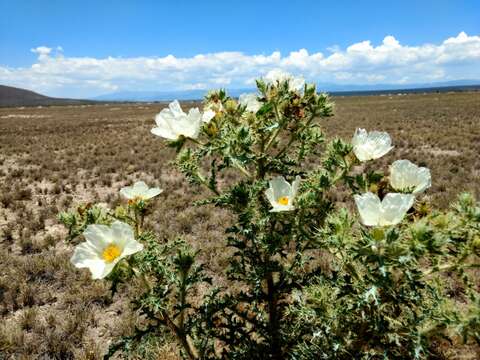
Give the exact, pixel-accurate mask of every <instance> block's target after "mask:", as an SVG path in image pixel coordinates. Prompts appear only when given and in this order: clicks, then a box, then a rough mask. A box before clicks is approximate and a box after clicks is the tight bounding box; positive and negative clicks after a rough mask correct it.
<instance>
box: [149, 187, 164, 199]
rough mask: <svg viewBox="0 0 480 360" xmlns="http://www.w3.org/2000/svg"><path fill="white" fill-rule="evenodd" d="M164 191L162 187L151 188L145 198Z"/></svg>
mask: <svg viewBox="0 0 480 360" xmlns="http://www.w3.org/2000/svg"><path fill="white" fill-rule="evenodd" d="M162 192H163V190H162V189H160V188H157V187H156V188H151V189H148V191H147V192H146V193H145V198H146V199H151V198H153V197H155V196H157V195H159V194H161V193H162Z"/></svg>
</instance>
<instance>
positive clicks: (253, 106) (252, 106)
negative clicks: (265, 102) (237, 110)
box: [238, 93, 262, 113]
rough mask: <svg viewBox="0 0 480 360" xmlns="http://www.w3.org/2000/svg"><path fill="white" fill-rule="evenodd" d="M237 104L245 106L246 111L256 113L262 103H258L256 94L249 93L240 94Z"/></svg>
mask: <svg viewBox="0 0 480 360" xmlns="http://www.w3.org/2000/svg"><path fill="white" fill-rule="evenodd" d="M238 102H239V103H240V104H241V105H243V106H246V108H247V110H248V111H251V112H254V113H256V112H257V111H258V110H260V108H261V107H262V103H261V102H260V101H258V99H257V94H254V93H251V94H242V95H240V97H239V98H238Z"/></svg>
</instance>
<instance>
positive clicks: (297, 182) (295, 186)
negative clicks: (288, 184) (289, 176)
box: [292, 175, 302, 198]
mask: <svg viewBox="0 0 480 360" xmlns="http://www.w3.org/2000/svg"><path fill="white" fill-rule="evenodd" d="M301 180H302V178H301V177H300V176H298V175H297V176H296V177H295V180H294V181H293V182H292V198H295V196H297V192H298V187H299V186H300V181H301Z"/></svg>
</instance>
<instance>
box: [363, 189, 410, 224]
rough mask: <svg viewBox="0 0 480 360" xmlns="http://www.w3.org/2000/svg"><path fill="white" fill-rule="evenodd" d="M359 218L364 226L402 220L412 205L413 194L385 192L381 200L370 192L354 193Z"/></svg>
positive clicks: (393, 222)
mask: <svg viewBox="0 0 480 360" xmlns="http://www.w3.org/2000/svg"><path fill="white" fill-rule="evenodd" d="M354 199H355V203H356V205H357V209H358V212H359V213H360V219H361V221H362V223H363V224H364V225H366V226H389V225H396V224H398V223H399V222H401V221H402V219H403V218H404V216H405V214H406V213H407V211H408V210H409V209H410V208H411V207H412V205H413V202H414V200H415V196H414V195H411V194H398V193H390V194H387V195H386V196H385V197H384V198H383V200H382V201H380V198H379V197H378V196H377V195H376V194H373V193H371V192H367V193H365V194H362V195H354Z"/></svg>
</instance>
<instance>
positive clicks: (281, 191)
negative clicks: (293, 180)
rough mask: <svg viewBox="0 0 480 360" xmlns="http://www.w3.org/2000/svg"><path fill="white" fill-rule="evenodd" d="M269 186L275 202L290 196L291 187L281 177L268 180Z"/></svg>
mask: <svg viewBox="0 0 480 360" xmlns="http://www.w3.org/2000/svg"><path fill="white" fill-rule="evenodd" d="M270 186H271V188H272V189H273V196H274V198H275V200H277V199H278V198H280V197H283V196H288V197H291V196H292V187H291V186H290V184H289V183H288V182H287V181H286V180H285V178H284V177H283V176H277V177H276V178H274V179H272V180H270Z"/></svg>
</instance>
